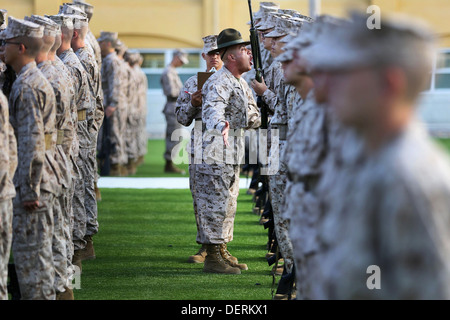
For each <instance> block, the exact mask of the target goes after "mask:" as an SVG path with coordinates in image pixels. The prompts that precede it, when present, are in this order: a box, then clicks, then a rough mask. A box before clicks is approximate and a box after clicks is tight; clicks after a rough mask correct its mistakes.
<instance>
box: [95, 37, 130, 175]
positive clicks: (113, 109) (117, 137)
mask: <svg viewBox="0 0 450 320" xmlns="http://www.w3.org/2000/svg"><path fill="white" fill-rule="evenodd" d="M117 40H118V34H117V33H116V32H105V31H103V32H102V33H101V34H100V38H98V42H99V44H100V48H101V50H102V57H103V60H102V70H101V75H102V89H103V106H104V108H105V116H106V117H108V119H109V121H111V132H110V138H111V145H112V152H111V155H110V161H111V175H117V176H118V175H120V171H121V166H122V164H123V163H124V162H123V159H124V153H123V151H124V143H125V142H124V140H123V136H122V134H121V132H120V131H119V130H120V126H121V124H120V121H121V118H122V117H123V115H121V114H122V113H125V112H126V109H125V108H126V105H125V104H124V103H125V101H124V98H123V94H122V92H123V91H122V87H123V81H124V80H123V77H122V76H121V62H120V59H119V57H118V56H117V53H116V51H115V49H114V48H115V45H116V42H117ZM108 108H109V109H108ZM122 170H123V169H122Z"/></svg>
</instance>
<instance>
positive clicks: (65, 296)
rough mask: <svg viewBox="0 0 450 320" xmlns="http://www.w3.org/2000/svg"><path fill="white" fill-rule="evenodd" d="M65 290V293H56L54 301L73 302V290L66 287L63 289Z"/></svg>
mask: <svg viewBox="0 0 450 320" xmlns="http://www.w3.org/2000/svg"><path fill="white" fill-rule="evenodd" d="M65 289H66V291H64V292H57V293H56V300H75V299H74V297H73V290H72V289H70V288H67V287H65Z"/></svg>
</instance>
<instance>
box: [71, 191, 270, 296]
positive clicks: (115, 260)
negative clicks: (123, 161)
mask: <svg viewBox="0 0 450 320" xmlns="http://www.w3.org/2000/svg"><path fill="white" fill-rule="evenodd" d="M251 200H252V199H251V196H249V195H247V194H245V192H242V193H241V195H240V197H239V200H238V209H237V214H236V221H235V232H234V240H233V241H232V242H231V243H230V244H229V246H228V248H229V251H230V252H231V253H232V254H233V255H235V256H236V257H237V258H239V261H240V262H243V263H247V265H248V267H249V270H247V271H242V273H241V274H240V275H221V274H208V273H203V272H202V268H203V265H202V264H191V263H188V262H187V259H188V257H189V255H192V254H194V253H195V252H196V251H197V250H198V248H199V245H198V244H196V242H195V236H196V227H195V219H194V214H193V209H192V197H191V194H190V192H189V190H161V189H153V190H132V189H121V190H118V189H109V190H107V189H105V190H103V191H102V201H101V202H100V203H99V206H98V207H99V218H98V220H99V225H100V230H99V233H98V234H97V235H96V236H95V237H94V245H95V251H96V256H97V258H96V259H95V260H91V261H84V262H83V268H82V275H81V281H80V287H81V289H79V290H74V294H75V299H77V300H84V299H88V300H98V299H100V300H105V299H106V300H264V299H266V300H270V299H271V289H272V280H273V278H272V276H271V275H270V271H271V267H269V266H268V264H267V261H266V260H265V258H264V256H265V254H266V252H267V250H266V243H267V231H264V228H263V226H261V225H260V224H259V223H258V216H256V215H255V214H253V213H252V205H253V204H252V201H251Z"/></svg>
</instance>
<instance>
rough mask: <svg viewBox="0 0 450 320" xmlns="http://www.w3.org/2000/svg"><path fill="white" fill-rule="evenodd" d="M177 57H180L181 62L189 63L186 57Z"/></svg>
mask: <svg viewBox="0 0 450 320" xmlns="http://www.w3.org/2000/svg"><path fill="white" fill-rule="evenodd" d="M179 58H180V60H181V62H183V63H184V64H188V63H189V60H188V58H186V57H179Z"/></svg>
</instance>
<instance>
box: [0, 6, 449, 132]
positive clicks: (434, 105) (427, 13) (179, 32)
mask: <svg viewBox="0 0 450 320" xmlns="http://www.w3.org/2000/svg"><path fill="white" fill-rule="evenodd" d="M70 1H71V0H66V1H58V0H0V8H4V9H6V10H8V15H10V16H14V17H16V18H23V17H24V16H26V15H31V14H39V15H43V14H56V13H57V12H58V9H59V6H60V5H61V4H62V3H63V2H70ZM87 2H89V3H90V4H92V5H94V16H93V18H92V21H91V23H90V27H91V30H92V31H93V33H94V34H95V35H96V36H98V35H99V34H100V32H101V31H116V32H118V33H119V37H120V39H121V40H122V41H123V42H124V43H125V44H126V45H127V46H128V47H129V48H135V49H139V50H140V51H141V52H142V54H143V55H144V58H145V61H144V65H143V69H144V71H145V72H146V74H147V75H148V80H149V90H148V101H149V102H148V103H149V116H148V117H149V118H148V121H147V122H148V123H149V128H148V130H149V134H150V136H153V137H160V136H162V133H163V132H164V126H165V123H164V118H163V115H162V113H161V110H162V108H163V106H164V96H163V95H162V91H161V88H160V85H159V79H160V75H161V73H162V70H163V69H164V67H165V66H166V65H167V64H168V63H170V60H171V57H172V51H173V49H175V48H184V49H186V50H187V51H188V52H189V60H190V63H189V64H188V65H185V66H183V67H182V68H180V69H179V73H180V76H181V78H182V80H183V81H184V80H186V79H187V78H189V77H190V76H192V75H194V74H196V72H198V71H203V69H204V68H205V64H204V61H203V60H202V58H201V47H202V40H201V39H202V37H204V36H206V35H210V34H218V33H219V32H220V31H221V30H223V29H225V28H229V27H231V28H235V29H238V30H239V31H241V33H242V35H243V36H244V37H248V34H249V33H248V31H249V25H248V24H247V23H248V21H249V20H250V17H249V12H248V1H247V0H87ZM274 2H276V3H278V4H279V5H280V7H281V8H282V9H295V10H298V11H300V12H301V13H303V14H305V15H311V11H310V10H311V9H312V8H315V9H316V12H317V13H319V14H329V15H335V16H341V17H343V16H346V14H347V12H348V10H349V9H350V8H358V9H361V10H367V8H368V7H369V6H371V5H377V6H378V7H379V8H380V9H381V14H382V15H383V14H390V13H403V14H407V15H410V16H411V17H412V18H418V19H421V20H423V21H425V22H427V23H428V24H429V25H430V27H431V28H432V29H433V30H434V32H435V33H436V37H437V38H438V40H439V48H440V52H439V54H438V55H437V58H436V66H435V69H434V70H433V73H432V74H431V75H430V88H429V90H427V91H426V92H424V95H423V102H422V104H421V108H420V110H419V112H420V114H421V116H423V118H424V119H425V121H426V122H427V124H429V126H430V128H431V129H432V130H433V131H434V132H443V131H448V132H450V112H449V111H448V110H450V19H449V17H450V0H427V1H424V0H278V1H274ZM259 6H260V2H259V1H255V0H253V1H252V8H253V11H254V12H256V11H258V10H259ZM369 16H370V14H368V17H369ZM447 128H448V129H447Z"/></svg>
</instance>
